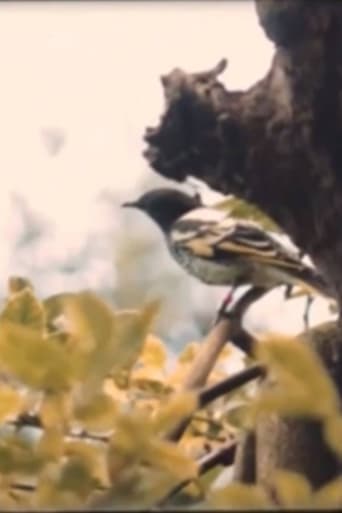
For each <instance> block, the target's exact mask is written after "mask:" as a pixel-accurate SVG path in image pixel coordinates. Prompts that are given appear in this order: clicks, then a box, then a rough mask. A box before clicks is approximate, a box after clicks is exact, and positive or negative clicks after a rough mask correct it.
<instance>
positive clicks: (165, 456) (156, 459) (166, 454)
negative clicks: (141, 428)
mask: <svg viewBox="0 0 342 513" xmlns="http://www.w3.org/2000/svg"><path fill="white" fill-rule="evenodd" d="M143 458H144V461H146V463H148V464H150V465H152V466H154V467H156V468H160V469H161V470H163V471H166V472H168V473H169V474H170V475H171V476H175V477H176V478H177V480H179V481H183V480H186V479H193V478H195V477H197V475H198V464H197V463H196V462H195V461H193V460H192V459H191V458H189V457H188V456H186V455H185V454H184V451H183V450H182V449H181V447H178V446H177V445H176V444H174V443H171V442H167V441H164V440H154V441H153V440H152V439H151V441H150V444H149V447H148V450H146V452H145V453H144V454H143Z"/></svg>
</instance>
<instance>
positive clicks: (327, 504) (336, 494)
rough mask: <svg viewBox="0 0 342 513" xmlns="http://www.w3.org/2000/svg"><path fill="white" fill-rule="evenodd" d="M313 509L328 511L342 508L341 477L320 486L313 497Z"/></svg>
mask: <svg viewBox="0 0 342 513" xmlns="http://www.w3.org/2000/svg"><path fill="white" fill-rule="evenodd" d="M312 502H313V504H312V506H313V507H314V508H320V509H326V510H327V509H329V508H341V507H342V477H338V478H337V479H334V480H333V481H330V483H327V484H326V485H324V486H322V487H321V488H320V489H319V490H318V491H317V492H316V493H315V494H314V497H313V501H312Z"/></svg>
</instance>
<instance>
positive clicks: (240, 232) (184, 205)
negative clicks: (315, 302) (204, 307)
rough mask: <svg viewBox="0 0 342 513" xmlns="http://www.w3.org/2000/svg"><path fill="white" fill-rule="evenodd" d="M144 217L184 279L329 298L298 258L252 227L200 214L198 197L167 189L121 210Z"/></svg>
mask: <svg viewBox="0 0 342 513" xmlns="http://www.w3.org/2000/svg"><path fill="white" fill-rule="evenodd" d="M125 206H132V207H136V208H139V209H141V210H143V211H144V212H146V213H147V214H148V215H149V216H150V217H151V218H152V219H153V220H154V221H155V222H156V223H157V224H158V226H159V227H160V228H161V230H162V231H163V233H164V235H165V238H166V242H167V245H168V247H169V250H170V252H171V254H172V255H173V257H174V258H175V259H176V260H177V262H178V263H179V264H180V265H181V266H182V267H183V268H185V269H186V270H187V271H188V272H189V273H190V274H192V275H193V276H195V277H197V278H198V279H199V280H201V281H202V282H204V283H207V284H212V285H230V286H233V287H237V286H240V285H247V284H252V285H254V286H258V287H265V288H266V289H268V288H273V287H276V286H279V285H283V284H286V285H301V286H302V287H303V288H304V289H306V290H307V291H308V292H314V293H319V294H323V295H329V291H328V289H327V286H326V284H325V282H324V280H323V279H322V278H321V276H320V275H319V274H318V272H317V271H316V270H315V269H314V268H313V267H311V266H308V265H306V264H304V263H303V262H302V261H301V259H300V257H299V255H298V254H297V253H295V252H294V251H292V250H290V249H288V248H287V247H286V246H285V245H284V244H283V243H282V242H281V241H280V239H279V237H277V236H276V234H271V233H268V232H266V231H265V230H264V229H262V228H261V227H260V226H259V225H258V224H257V223H255V222H253V221H247V220H240V219H236V218H231V217H229V214H227V213H226V212H224V211H220V210H216V209H213V208H206V207H204V206H203V205H202V204H201V201H200V199H199V198H198V196H195V197H191V196H189V195H187V194H185V193H183V192H180V191H175V190H172V189H157V190H154V191H151V192H147V193H145V194H144V195H143V196H142V197H141V198H140V199H139V200H138V201H136V202H134V203H128V204H125Z"/></svg>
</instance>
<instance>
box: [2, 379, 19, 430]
mask: <svg viewBox="0 0 342 513" xmlns="http://www.w3.org/2000/svg"><path fill="white" fill-rule="evenodd" d="M24 404H25V402H24V399H23V396H22V395H21V394H20V393H19V392H18V391H16V390H13V388H11V387H9V386H8V385H6V384H4V383H0V420H1V421H3V420H4V419H6V417H8V416H10V415H19V413H20V412H21V410H22V407H23V406H24Z"/></svg>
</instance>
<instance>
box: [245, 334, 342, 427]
mask: <svg viewBox="0 0 342 513" xmlns="http://www.w3.org/2000/svg"><path fill="white" fill-rule="evenodd" d="M256 353H257V358H258V359H259V360H260V361H261V362H263V363H264V364H266V366H269V367H270V368H271V369H272V373H273V375H274V379H275V381H276V383H277V384H276V385H275V386H273V387H272V388H271V389H267V390H265V391H263V392H262V393H261V395H260V396H259V398H257V399H256V400H255V401H254V402H253V404H252V405H251V409H252V410H253V412H254V414H255V413H256V412H258V411H261V410H263V411H271V410H273V411H277V412H278V413H283V414H285V413H286V414H291V413H292V414H294V415H297V414H300V413H303V414H306V415H312V416H318V417H321V418H323V417H325V416H330V415H331V414H333V413H334V412H335V411H337V409H338V407H339V396H338V394H337V391H336V389H335V386H334V384H333V382H332V381H331V379H330V377H329V376H328V374H327V372H326V370H325V368H324V366H323V364H322V362H321V360H320V358H319V357H318V355H317V354H316V353H314V351H313V350H312V349H310V347H309V346H308V345H307V344H306V343H305V340H300V339H299V338H296V339H292V338H289V337H283V336H280V335H278V334H277V335H272V336H270V337H269V338H267V339H264V340H262V341H261V343H260V344H258V345H257V351H256Z"/></svg>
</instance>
